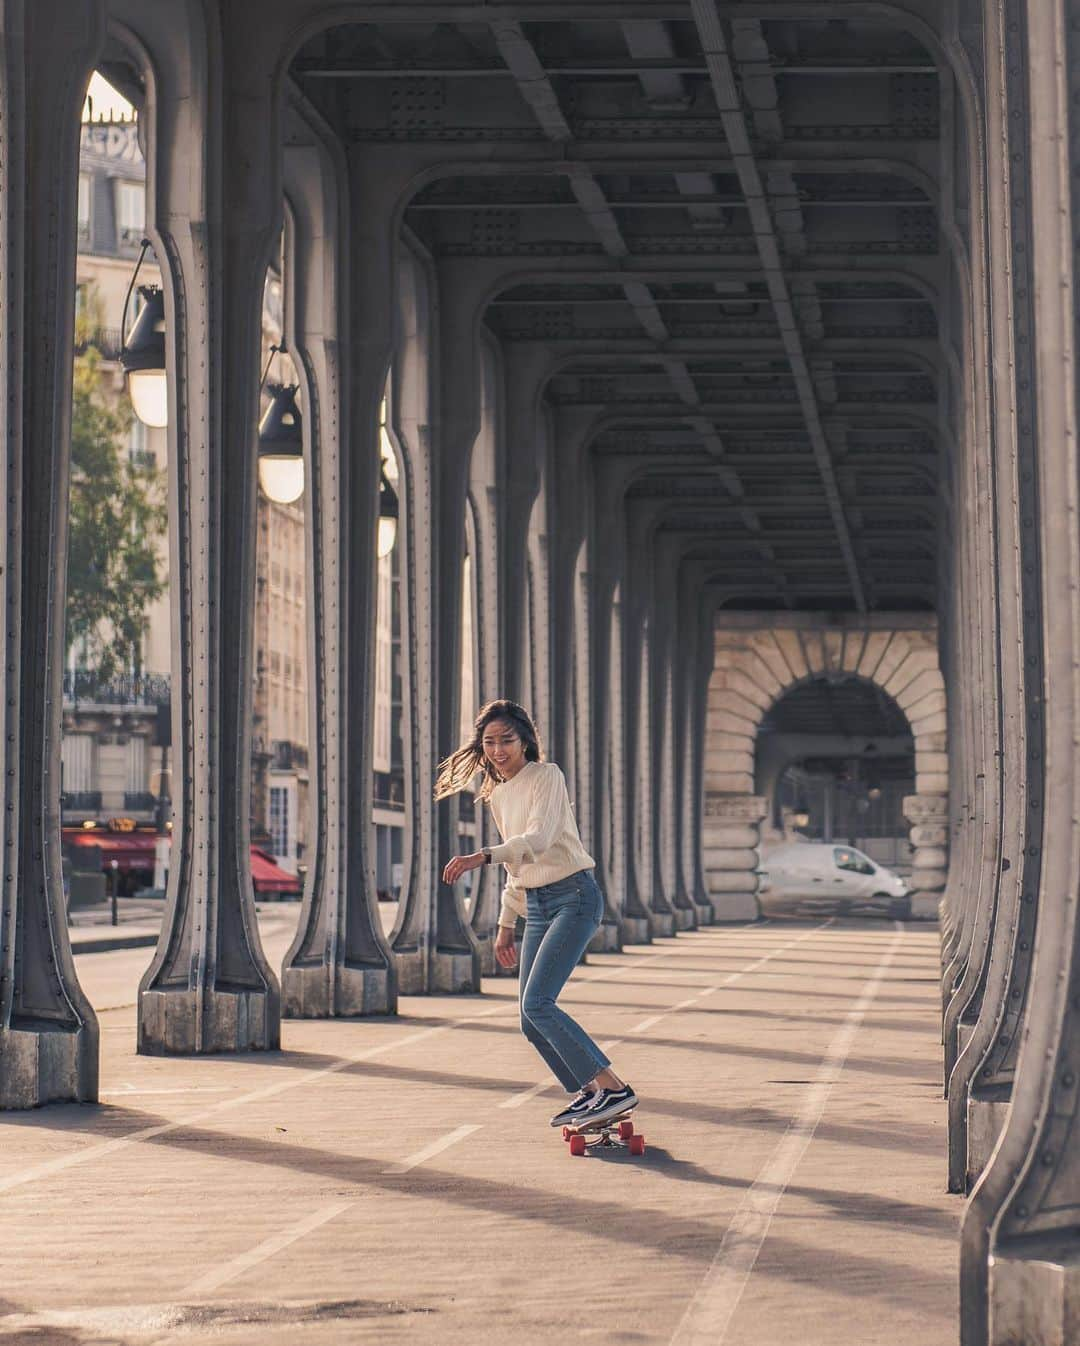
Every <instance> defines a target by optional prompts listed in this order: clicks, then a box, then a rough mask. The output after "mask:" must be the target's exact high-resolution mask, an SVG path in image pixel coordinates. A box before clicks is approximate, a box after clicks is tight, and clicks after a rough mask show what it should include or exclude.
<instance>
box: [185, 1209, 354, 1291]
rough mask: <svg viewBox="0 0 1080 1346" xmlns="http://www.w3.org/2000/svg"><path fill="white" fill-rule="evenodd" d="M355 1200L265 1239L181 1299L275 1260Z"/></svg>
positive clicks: (204, 1278)
mask: <svg viewBox="0 0 1080 1346" xmlns="http://www.w3.org/2000/svg"><path fill="white" fill-rule="evenodd" d="M355 1204H356V1202H355V1201H338V1202H336V1203H335V1204H334V1205H333V1206H323V1207H322V1208H321V1209H320V1210H317V1211H313V1212H312V1213H311V1214H310V1215H307V1216H305V1217H304V1219H302V1220H301V1221H300V1222H299V1223H298V1224H294V1225H292V1226H291V1227H290V1228H288V1229H283V1230H282V1231H281V1233H280V1234H275V1235H274V1237H273V1238H268V1239H265V1240H264V1241H263V1242H262V1243H258V1244H256V1245H255V1247H254V1248H249V1249H248V1251H247V1252H246V1253H241V1254H240V1255H239V1257H234V1258H232V1260H231V1261H228V1262H225V1263H224V1264H223V1265H222V1266H220V1267H218V1268H217V1269H216V1270H214V1271H209V1272H207V1274H206V1275H205V1276H200V1277H199V1279H198V1280H197V1281H192V1282H191V1284H190V1285H187V1286H185V1287H184V1289H183V1290H181V1291H180V1294H179V1298H180V1299H186V1298H187V1296H188V1295H206V1294H209V1293H210V1292H211V1291H212V1290H216V1289H218V1288H219V1286H222V1285H225V1284H226V1282H228V1281H232V1280H235V1279H236V1277H237V1276H240V1275H242V1274H243V1273H244V1272H245V1271H248V1270H249V1269H250V1268H251V1267H256V1266H258V1265H259V1263H260V1262H265V1261H266V1260H267V1258H269V1257H273V1256H274V1255H275V1254H276V1253H279V1252H281V1251H282V1250H283V1249H284V1248H287V1247H288V1246H289V1245H290V1244H291V1243H295V1242H296V1241H297V1239H302V1238H303V1237H304V1235H305V1234H310V1233H311V1231H312V1230H313V1229H318V1228H319V1226H320V1225H324V1224H326V1223H327V1222H328V1221H330V1220H332V1219H334V1217H335V1216H337V1215H340V1214H341V1213H342V1212H343V1211H347V1210H348V1209H349V1207H350V1206H354V1205H355Z"/></svg>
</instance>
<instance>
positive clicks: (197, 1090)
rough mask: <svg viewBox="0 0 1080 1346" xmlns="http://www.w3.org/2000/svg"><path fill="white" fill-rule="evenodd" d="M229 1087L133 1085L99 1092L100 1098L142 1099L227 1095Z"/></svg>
mask: <svg viewBox="0 0 1080 1346" xmlns="http://www.w3.org/2000/svg"><path fill="white" fill-rule="evenodd" d="M228 1092H229V1086H228V1085H227V1084H207V1085H194V1084H193V1085H192V1086H191V1087H190V1088H185V1087H183V1086H181V1087H179V1088H176V1089H139V1088H137V1087H136V1086H135V1085H133V1084H129V1085H127V1086H125V1087H122V1088H118V1089H101V1090H100V1091H99V1092H98V1097H99V1098H136V1097H139V1098H142V1097H144V1096H145V1095H146V1094H227V1093H228Z"/></svg>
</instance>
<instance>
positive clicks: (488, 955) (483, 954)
mask: <svg viewBox="0 0 1080 1346" xmlns="http://www.w3.org/2000/svg"><path fill="white" fill-rule="evenodd" d="M473 936H474V938H475V939H476V951H477V953H478V954H479V956H480V975H481V976H482V977H497V976H498V975H499V973H500V972H501V971H502V968H501V967H500V966H499V964H498V962H497V961H496V959H495V936H494V935H478V934H476V931H475V930H474V931H473Z"/></svg>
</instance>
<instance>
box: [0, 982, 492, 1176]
mask: <svg viewBox="0 0 1080 1346" xmlns="http://www.w3.org/2000/svg"><path fill="white" fill-rule="evenodd" d="M508 1009H516V1006H509V1007H508V1006H506V1005H493V1006H492V1007H491V1008H490V1009H485V1010H480V1011H479V1012H478V1013H476V1014H471V1015H469V1016H468V1017H466V1018H461V1019H452V1020H451V1021H450V1022H449V1023H445V1024H438V1025H437V1026H436V1027H434V1028H425V1029H422V1030H421V1031H420V1032H419V1033H410V1034H408V1035H407V1036H406V1037H403V1038H395V1039H394V1041H392V1042H380V1043H377V1044H376V1045H375V1046H374V1047H367V1048H365V1049H364V1050H363V1051H361V1052H355V1053H354V1054H353V1055H352V1056H342V1057H339V1059H338V1060H336V1061H332V1062H331V1063H330V1065H328V1066H323V1067H322V1068H321V1069H319V1070H297V1073H296V1077H295V1078H293V1079H286V1080H280V1081H278V1082H277V1083H275V1084H268V1085H265V1086H264V1087H263V1088H261V1089H253V1090H251V1092H250V1093H246V1094H240V1095H238V1096H237V1097H236V1098H226V1099H223V1100H222V1101H221V1102H220V1103H214V1104H213V1105H212V1106H210V1107H208V1108H203V1109H202V1110H201V1111H199V1112H193V1113H191V1114H190V1115H189V1116H187V1117H183V1118H180V1119H178V1120H177V1121H174V1122H162V1123H160V1124H159V1125H157V1126H144V1127H141V1128H140V1129H139V1130H138V1131H132V1132H131V1133H130V1134H129V1135H126V1136H118V1137H117V1138H116V1139H115V1140H107V1141H104V1142H103V1143H102V1144H100V1145H90V1146H88V1147H87V1148H86V1149H83V1150H78V1151H76V1152H75V1153H74V1154H65V1155H62V1156H61V1157H60V1158H58V1159H50V1160H47V1161H46V1162H45V1163H43V1164H37V1165H35V1166H34V1167H33V1168H28V1169H24V1170H23V1171H22V1172H21V1173H10V1174H8V1175H7V1177H4V1178H0V1192H9V1191H11V1189H12V1188H13V1187H22V1186H25V1184H26V1183H29V1182H37V1181H38V1180H39V1179H42V1178H51V1177H52V1176H53V1174H55V1173H62V1172H64V1171H65V1170H66V1169H69V1168H75V1167H77V1166H78V1165H79V1164H86V1163H89V1162H90V1161H91V1160H94V1159H104V1158H106V1157H107V1156H108V1155H111V1154H115V1153H116V1151H117V1150H122V1149H125V1148H126V1147H127V1146H129V1145H137V1144H140V1143H141V1142H142V1141H146V1140H155V1139H156V1138H157V1137H158V1136H164V1135H168V1134H169V1132H171V1131H182V1130H184V1128H185V1127H188V1126H195V1125H196V1124H197V1123H199V1122H205V1121H208V1120H210V1119H211V1118H213V1117H217V1116H219V1115H220V1114H221V1113H223V1112H228V1111H230V1110H231V1109H233V1108H239V1107H243V1106H244V1104H246V1103H260V1102H262V1101H263V1100H264V1099H267V1098H276V1097H277V1096H278V1095H279V1094H284V1093H287V1092H288V1091H289V1090H290V1089H298V1088H299V1087H300V1086H301V1085H303V1086H305V1087H306V1086H308V1085H310V1084H313V1083H314V1082H315V1081H316V1080H319V1079H324V1078H325V1077H326V1076H328V1075H335V1074H337V1072H338V1071H341V1070H348V1068H349V1067H350V1066H353V1065H358V1064H359V1063H360V1062H361V1061H370V1060H372V1059H373V1058H374V1057H377V1056H383V1055H385V1054H386V1053H387V1052H392V1051H397V1049H398V1048H399V1047H408V1046H411V1045H412V1044H413V1043H414V1042H424V1041H426V1040H427V1039H428V1038H432V1037H435V1036H436V1035H437V1034H439V1033H446V1032H449V1031H451V1030H452V1029H455V1028H462V1027H465V1026H466V1025H468V1024H469V1023H472V1022H473V1021H474V1020H476V1019H487V1018H490V1017H491V1016H492V1015H495V1014H505V1013H507V1011H508Z"/></svg>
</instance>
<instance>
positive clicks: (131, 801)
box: [124, 790, 158, 813]
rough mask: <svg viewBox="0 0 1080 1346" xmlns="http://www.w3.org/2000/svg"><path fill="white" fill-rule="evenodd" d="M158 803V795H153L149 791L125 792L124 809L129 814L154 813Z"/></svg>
mask: <svg viewBox="0 0 1080 1346" xmlns="http://www.w3.org/2000/svg"><path fill="white" fill-rule="evenodd" d="M157 803H158V801H157V795H152V794H151V793H150V791H149V790H125V791H124V809H125V810H126V811H127V812H128V813H153V811H154V809H156V808H157Z"/></svg>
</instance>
